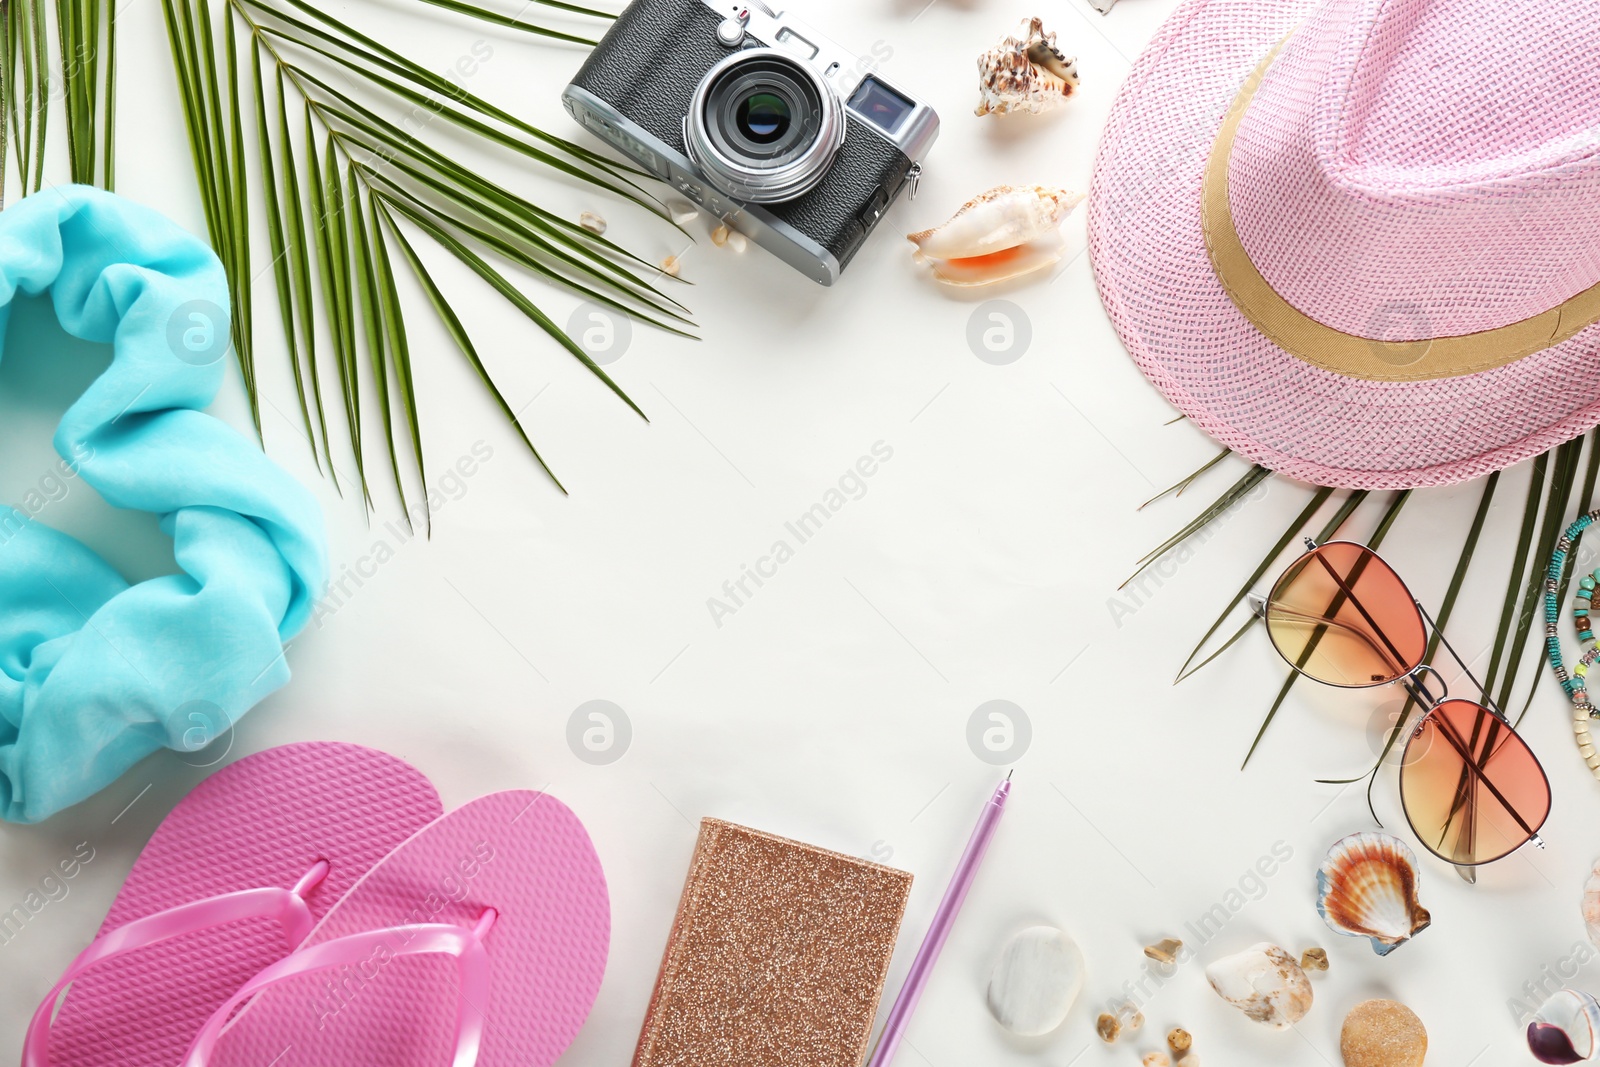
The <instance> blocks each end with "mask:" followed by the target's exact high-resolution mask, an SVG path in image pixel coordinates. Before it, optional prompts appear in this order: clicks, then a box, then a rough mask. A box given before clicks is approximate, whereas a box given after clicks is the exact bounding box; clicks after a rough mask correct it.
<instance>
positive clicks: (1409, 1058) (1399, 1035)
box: [1339, 1000, 1428, 1067]
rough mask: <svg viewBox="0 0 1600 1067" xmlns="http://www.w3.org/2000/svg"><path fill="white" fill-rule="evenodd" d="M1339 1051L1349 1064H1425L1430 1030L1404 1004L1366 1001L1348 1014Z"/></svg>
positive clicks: (1386, 1066)
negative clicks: (1423, 1062) (1424, 1058)
mask: <svg viewBox="0 0 1600 1067" xmlns="http://www.w3.org/2000/svg"><path fill="white" fill-rule="evenodd" d="M1339 1053H1340V1055H1342V1056H1343V1057H1344V1063H1345V1067H1422V1060H1423V1057H1424V1056H1426V1055H1427V1053H1428V1031H1427V1030H1425V1029H1423V1026H1422V1020H1421V1019H1419V1018H1417V1015H1416V1013H1415V1012H1413V1011H1412V1010H1411V1009H1410V1008H1408V1007H1406V1006H1405V1005H1404V1004H1400V1003H1397V1002H1395V1001H1393V1000H1366V1001H1362V1002H1361V1003H1360V1004H1357V1005H1356V1006H1355V1007H1353V1008H1351V1009H1350V1014H1349V1015H1346V1016H1345V1017H1344V1027H1343V1028H1342V1029H1341V1030H1340V1031H1339Z"/></svg>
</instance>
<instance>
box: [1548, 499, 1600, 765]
mask: <svg viewBox="0 0 1600 1067" xmlns="http://www.w3.org/2000/svg"><path fill="white" fill-rule="evenodd" d="M1596 520H1600V510H1597V511H1591V512H1589V514H1587V515H1583V516H1580V517H1579V518H1578V519H1577V520H1576V521H1574V522H1573V524H1572V525H1571V526H1568V527H1567V530H1566V532H1565V533H1563V534H1562V535H1561V540H1559V541H1557V542H1556V550H1555V552H1554V553H1553V554H1552V555H1551V557H1550V569H1549V570H1548V571H1546V572H1545V579H1544V634H1545V639H1544V644H1545V652H1546V653H1547V654H1548V655H1549V657H1550V669H1551V670H1552V671H1554V672H1555V676H1556V680H1557V681H1558V682H1560V683H1561V688H1562V689H1563V690H1565V691H1566V694H1567V696H1568V697H1569V698H1571V700H1572V733H1573V735H1574V736H1575V737H1576V738H1577V741H1578V753H1579V755H1581V756H1582V757H1583V762H1584V763H1586V764H1588V766H1589V773H1590V774H1593V775H1594V776H1595V778H1596V779H1597V780H1600V751H1597V750H1596V749H1595V743H1594V738H1593V737H1591V736H1590V734H1589V720H1590V719H1595V718H1600V713H1596V711H1595V708H1594V704H1592V703H1591V702H1590V700H1589V689H1588V684H1587V677H1588V674H1589V668H1590V667H1592V666H1594V664H1595V661H1596V660H1597V659H1600V646H1597V645H1596V644H1595V638H1594V624H1593V623H1592V622H1591V621H1590V618H1589V611H1590V604H1591V603H1592V602H1593V600H1594V598H1595V589H1596V586H1597V585H1600V570H1597V571H1595V572H1594V573H1593V574H1585V575H1583V576H1582V577H1580V578H1579V579H1578V591H1577V593H1576V594H1575V596H1574V597H1573V603H1572V622H1573V625H1574V626H1575V627H1576V628H1577V631H1578V643H1579V645H1580V646H1582V645H1583V644H1588V646H1589V648H1588V650H1587V651H1586V652H1584V654H1583V658H1582V659H1581V660H1579V661H1578V662H1577V663H1574V664H1573V665H1572V671H1571V673H1568V671H1567V668H1566V664H1565V663H1563V662H1562V659H1561V638H1560V637H1559V636H1558V635H1557V627H1558V625H1559V623H1560V620H1561V604H1560V590H1561V578H1562V575H1564V574H1565V573H1566V569H1567V555H1568V554H1569V553H1570V552H1571V551H1572V546H1573V544H1574V542H1576V541H1577V539H1578V538H1579V537H1580V536H1582V534H1583V531H1585V530H1587V529H1588V528H1589V527H1590V526H1592V525H1593V524H1594V523H1595V521H1596Z"/></svg>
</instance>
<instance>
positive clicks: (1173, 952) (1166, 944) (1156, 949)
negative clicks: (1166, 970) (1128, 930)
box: [1144, 937, 1183, 963]
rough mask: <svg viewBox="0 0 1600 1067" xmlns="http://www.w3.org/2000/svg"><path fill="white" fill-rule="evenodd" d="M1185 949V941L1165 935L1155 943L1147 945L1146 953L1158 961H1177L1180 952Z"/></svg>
mask: <svg viewBox="0 0 1600 1067" xmlns="http://www.w3.org/2000/svg"><path fill="white" fill-rule="evenodd" d="M1182 951H1183V942H1182V941H1179V940H1178V939H1177V938H1175V937H1164V938H1162V939H1161V940H1160V941H1157V942H1156V943H1155V944H1153V945H1146V946H1145V948H1144V954H1145V955H1146V956H1149V957H1150V958H1151V959H1153V960H1155V961H1156V962H1157V963H1176V962H1177V961H1178V953H1179V952H1182Z"/></svg>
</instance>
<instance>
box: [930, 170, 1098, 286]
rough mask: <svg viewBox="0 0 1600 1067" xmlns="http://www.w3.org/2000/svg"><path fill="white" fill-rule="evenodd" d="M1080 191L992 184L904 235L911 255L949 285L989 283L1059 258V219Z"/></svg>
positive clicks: (1076, 202) (1077, 200)
mask: <svg viewBox="0 0 1600 1067" xmlns="http://www.w3.org/2000/svg"><path fill="white" fill-rule="evenodd" d="M1082 202H1083V195H1082V194H1081V193H1074V192H1072V191H1070V190H1067V189H1060V188H1049V187H1046V186H1043V185H1028V186H1020V187H1019V186H1010V185H997V186H995V187H994V188H993V189H990V190H989V191H987V192H984V193H980V194H979V195H977V196H975V197H973V198H972V199H971V200H969V201H967V202H966V203H965V204H963V205H962V206H961V208H960V210H958V211H957V212H956V213H955V214H954V215H952V216H950V218H949V220H948V221H946V222H945V223H944V224H943V225H941V226H935V227H933V228H932V229H928V230H920V231H918V232H916V233H913V234H910V235H908V238H907V239H908V240H910V241H911V243H912V244H914V245H916V246H917V248H916V252H915V258H916V261H917V262H918V263H926V264H928V265H929V266H931V267H932V268H933V270H934V273H935V275H936V276H937V277H938V278H939V280H940V281H943V282H946V283H948V284H951V285H989V284H991V283H993V282H998V281H1003V280H1005V279H1007V278H1015V277H1019V276H1021V275H1023V274H1029V273H1032V272H1033V271H1036V270H1041V269H1043V268H1044V267H1047V266H1049V265H1050V264H1052V263H1055V262H1057V261H1058V260H1060V258H1061V244H1062V242H1061V235H1060V232H1059V229H1060V226H1061V222H1062V220H1063V219H1065V218H1066V217H1067V216H1068V215H1069V214H1071V212H1072V209H1073V208H1075V207H1077V206H1078V205H1079V204H1080V203H1082Z"/></svg>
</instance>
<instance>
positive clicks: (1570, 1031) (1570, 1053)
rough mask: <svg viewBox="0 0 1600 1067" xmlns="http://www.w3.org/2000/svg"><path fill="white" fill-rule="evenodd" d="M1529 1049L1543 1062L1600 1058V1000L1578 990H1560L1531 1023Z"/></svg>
mask: <svg viewBox="0 0 1600 1067" xmlns="http://www.w3.org/2000/svg"><path fill="white" fill-rule="evenodd" d="M1528 1051H1529V1052H1532V1053H1533V1058H1534V1059H1536V1060H1538V1061H1539V1062H1540V1063H1592V1062H1594V1061H1596V1060H1600V1001H1596V1000H1595V999H1594V997H1591V996H1590V995H1589V994H1587V993H1584V992H1581V991H1579V990H1576V989H1561V990H1557V991H1556V993H1555V994H1554V995H1553V996H1551V997H1550V998H1549V999H1548V1000H1546V1001H1545V1002H1544V1003H1543V1004H1541V1005H1539V1010H1538V1011H1536V1012H1534V1015H1533V1021H1532V1022H1531V1023H1529V1024H1528Z"/></svg>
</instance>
